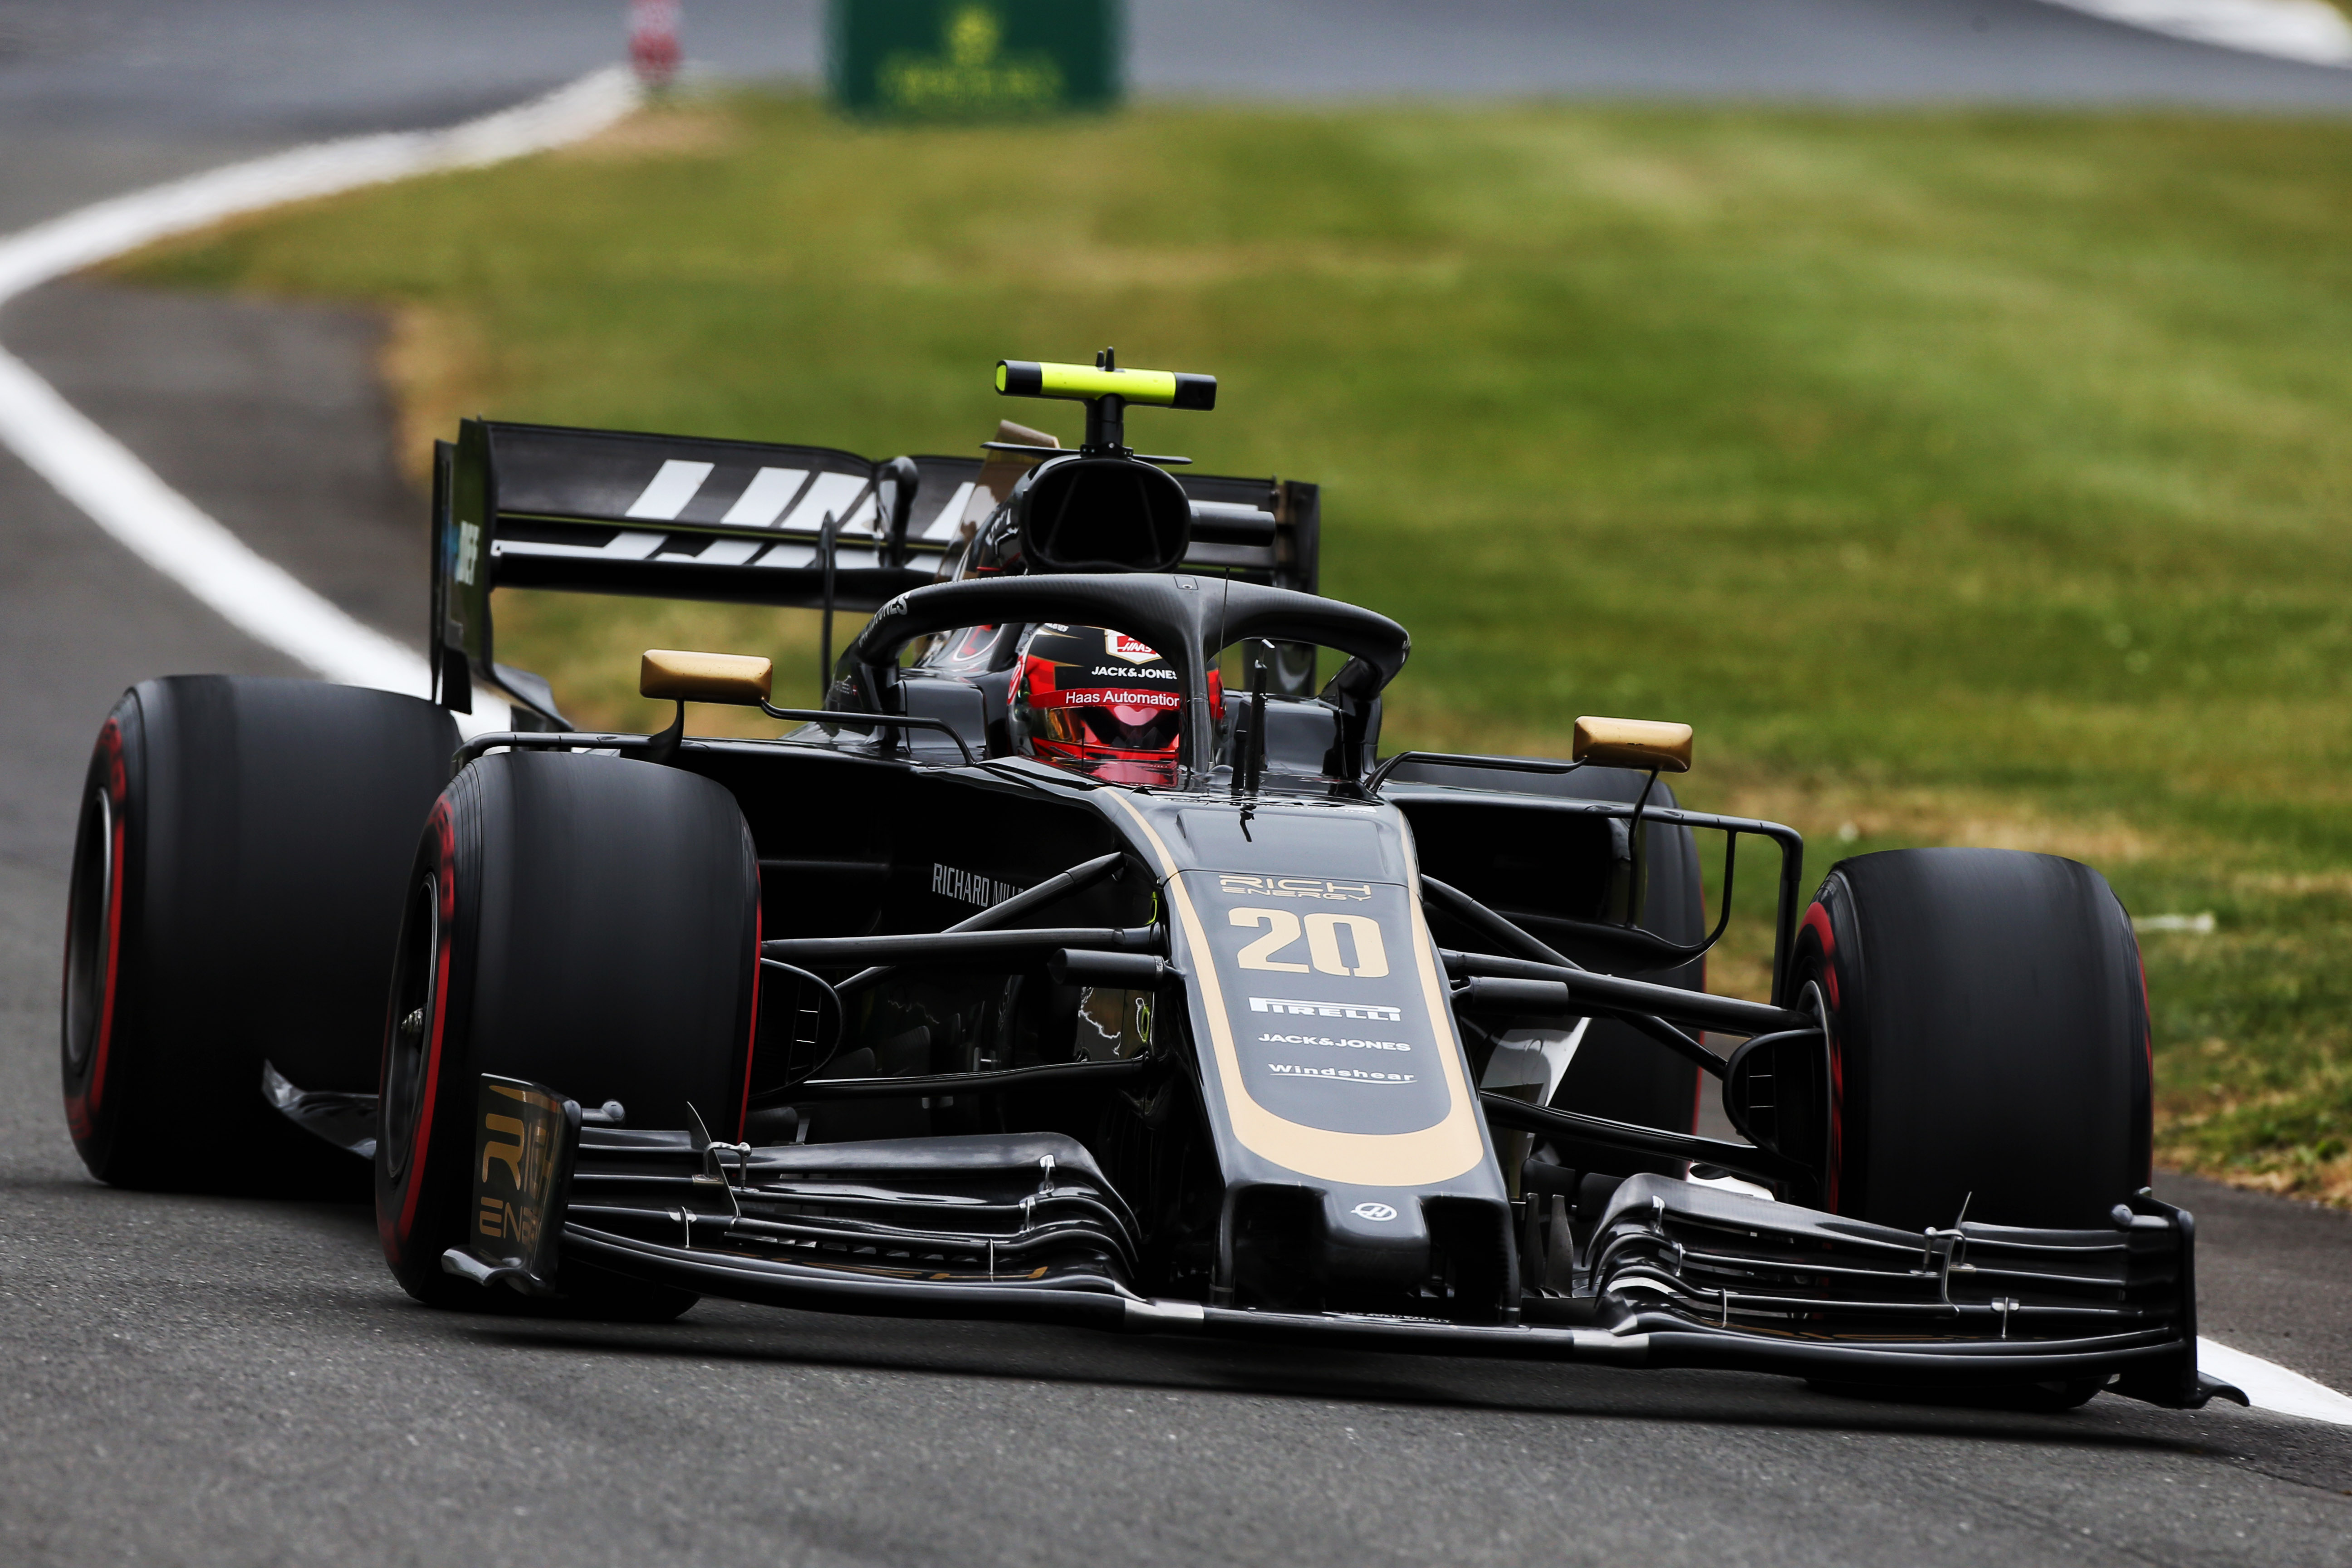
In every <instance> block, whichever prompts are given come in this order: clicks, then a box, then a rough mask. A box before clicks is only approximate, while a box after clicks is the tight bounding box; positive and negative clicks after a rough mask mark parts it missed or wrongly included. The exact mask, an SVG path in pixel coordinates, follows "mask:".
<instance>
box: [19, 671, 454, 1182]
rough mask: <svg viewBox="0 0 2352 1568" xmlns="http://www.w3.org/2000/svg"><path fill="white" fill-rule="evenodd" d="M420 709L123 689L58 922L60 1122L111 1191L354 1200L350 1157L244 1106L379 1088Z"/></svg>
mask: <svg viewBox="0 0 2352 1568" xmlns="http://www.w3.org/2000/svg"><path fill="white" fill-rule="evenodd" d="M456 747H457V729H456V726H455V725H454V723H453V722H452V721H451V720H450V717H449V715H448V714H447V713H446V711H445V710H441V709H439V708H436V707H434V706H433V705H432V704H430V703H427V702H424V701H420V700H417V699H415V698H413V697H404V696H399V695H397V694H395V693H393V692H389V691H373V690H368V689H363V688H359V687H351V686H331V685H328V684H325V683H323V682H320V681H312V680H286V679H250V678H244V677H232V676H173V677H170V678H168V679H161V680H149V681H143V682H142V683H141V684H139V685H138V686H135V687H133V688H131V690H129V691H128V692H126V693H124V694H123V697H122V700H121V701H120V702H119V703H117V704H116V705H115V708H114V710H113V712H112V713H110V714H109V715H108V717H107V720H106V722H105V724H104V725H103V726H102V727H101V728H100V731H99V736H98V743H97V746H96V748H95V750H94V752H93V753H92V755H91V758H90V764H89V773H88V775H87V776H86V778H85V781H84V784H83V788H82V797H81V808H80V826H79V832H78V834H77V835H76V841H75V846H74V859H73V871H72V876H71V881H70V883H69V892H68V905H67V916H66V927H67V931H66V954H65V984H64V998H63V1007H62V1028H61V1034H62V1040H61V1051H60V1060H61V1067H62V1071H63V1077H64V1089H65V1102H66V1121H67V1123H68V1127H69V1128H70V1130H71V1131H72V1134H73V1140H74V1147H75V1148H76V1149H77V1150H78V1151H79V1153H80V1154H81V1158H82V1162H83V1163H84V1164H86V1165H88V1166H89V1170H90V1173H91V1174H93V1175H95V1176H97V1177H98V1178H99V1179H100V1180H101V1181H106V1182H110V1183H114V1184H118V1185H123V1186H136V1187H150V1188H168V1189H173V1190H179V1191H205V1192H233V1193H248V1194H271V1195H280V1196H336V1197H344V1198H353V1199H363V1198H364V1196H365V1194H366V1192H367V1176H366V1165H365V1163H363V1162H362V1161H360V1160H356V1159H354V1158H352V1156H351V1155H350V1154H348V1153H346V1152H342V1151H341V1150H338V1149H336V1148H334V1147H332V1146H331V1145H329V1144H327V1143H325V1142H321V1141H320V1140H319V1139H317V1138H315V1137H313V1136H311V1135H310V1133H308V1132H305V1131H302V1130H301V1129H299V1128H298V1127H296V1126H295V1125H294V1124H293V1123H292V1122H290V1121H287V1120H286V1119H285V1118H284V1117H283V1116H281V1115H279V1114H278V1111H277V1110H275V1109H273V1108H272V1107H271V1106H270V1105H269V1104H268V1101H266V1100H264V1099H263V1098H262V1093H261V1073H262V1063H263V1062H264V1061H265V1060H266V1061H268V1062H269V1063H270V1064H272V1065H273V1066H274V1067H276V1068H277V1069H278V1071H279V1072H280V1073H282V1074H283V1075H284V1076H285V1077H286V1078H287V1079H289V1081H291V1082H292V1083H294V1084H295V1085H297V1086H299V1088H302V1089H341V1090H350V1091H359V1092H364V1091H366V1090H368V1089H373V1087H374V1082H375V1076H376V1055H377V1051H378V1049H379V1046H380V1043H381V1039H382V1021H383V990H384V985H385V982H386V980H387V978H388V976H389V974H390V973H391V967H392V947H393V938H394V933H395V931H396V930H397V928H398V925H399V921H400V894H401V888H402V885H403V881H404V877H405V876H406V873H407V868H408V860H409V856H410V852H411V850H412V848H413V847H414V846H415V841H416V829H417V826H418V824H420V823H422V822H423V821H424V820H425V813H426V812H427V811H428V810H430V809H431V807H432V805H433V799H434V796H435V795H436V793H437V792H438V791H439V789H440V787H441V785H442V783H443V782H444V781H445V780H446V778H447V777H448V773H449V756H450V753H451V752H453V751H454V750H455V749H456Z"/></svg>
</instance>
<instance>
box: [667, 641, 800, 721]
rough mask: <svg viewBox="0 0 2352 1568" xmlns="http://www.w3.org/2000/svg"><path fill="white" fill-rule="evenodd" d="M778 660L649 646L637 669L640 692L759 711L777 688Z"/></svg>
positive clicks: (679, 699)
mask: <svg viewBox="0 0 2352 1568" xmlns="http://www.w3.org/2000/svg"><path fill="white" fill-rule="evenodd" d="M775 684H776V666H775V661H774V660H772V659H766V658H751V656H749V655H747V654H740V653H683V652H680V651H678V650H677V649H675V648H662V647H649V648H647V649H646V657H645V662H644V663H642V664H640V665H639V666H638V667H637V692H638V695H640V696H644V697H665V698H671V699H674V700H677V701H679V702H733V703H738V704H740V705H741V706H743V707H746V708H757V707H758V706H759V705H760V704H761V703H762V702H765V701H766V700H768V693H769V692H770V691H772V690H773V689H775Z"/></svg>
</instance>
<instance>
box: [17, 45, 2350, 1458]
mask: <svg viewBox="0 0 2352 1568" xmlns="http://www.w3.org/2000/svg"><path fill="white" fill-rule="evenodd" d="M636 101H637V94H636V87H635V83H634V82H633V81H632V80H631V79H630V78H629V76H628V74H627V73H626V72H625V71H623V70H620V69H618V68H614V69H611V70H602V71H598V72H596V73H595V74H594V75H593V76H587V77H583V78H582V79H580V80H578V81H576V82H573V83H572V85H571V86H569V87H567V88H564V89H561V90H560V91H557V92H553V93H551V94H549V95H548V96H547V97H545V98H542V99H540V100H537V101H536V102H532V103H527V104H524V105H522V106H521V107H520V108H518V109H509V110H504V111H502V112H500V113H498V114H492V115H488V116H486V117H484V118H483V119H480V120H474V121H467V123H465V124H463V125H457V126H452V127H451V128H449V129H448V130H446V131H404V132H393V133H391V134H388V135H383V136H357V137H353V138H352V139H351V140H349V141H344V142H321V143H320V144H318V145H317V146H312V147H297V148H295V149H294V150H293V151H292V152H290V153H278V154H277V155H275V156H273V157H268V158H257V159H255V160H254V161H253V162H252V163H235V164H231V165H230V166H229V167H227V168H226V169H215V170H214V171H212V172H211V173H209V174H197V175H194V176H193V177H191V178H189V179H185V180H177V181H173V183H172V184H165V185H157V186H154V187H152V189H149V190H144V191H134V192H132V193H131V195H127V196H117V197H115V198H114V199H112V200H110V201H104V202H100V203H99V204H98V205H95V206H89V207H84V208H82V209H81V210H80V211H79V212H75V213H68V214H67V215H66V216H64V217H61V218H57V219H54V220H52V221H51V222H48V223H45V224H41V225H38V226H35V227H33V228H28V229H26V230H24V231H23V232H22V233H20V234H16V235H14V236H11V237H8V238H6V239H0V303H5V301H7V300H9V299H10V298H12V297H14V296H16V295H17V294H21V293H23V292H24V291H25V290H26V289H30V288H33V287H35V286H36V285H37V284H41V283H46V282H47V281H49V279H53V278H58V277H62V276H63V275H65V274H66V273H68V272H71V271H73V270H75V269H76V268H83V267H88V266H90V265H92V264H94V263H96V262H100V261H104V260H106V259H107V258H110V257H114V256H120V255H121V254H122V253H123V252H124V251H126V250H132V249H135V248H137V247H140V246H142V245H145V244H147V243H148V242H150V241H151V240H156V239H161V238H163V237H165V236H167V235H173V234H180V233H184V232H185V231H186V230H189V229H192V228H202V227H203V226H205V225H206V224H211V223H217V222H219V221H220V220H221V219H223V218H225V217H232V216H236V214H238V213H245V212H252V211H255V210H256V209H257V208H261V207H268V206H276V205H278V204H280V203H282V202H290V201H299V200H300V199H302V198H304V197H306V196H323V195H331V194H332V193H334V192H336V191H348V190H352V189H353V188H355V187H357V186H361V185H373V184H382V183H383V182H384V181H387V180H398V179H404V178H406V177H408V176H410V175H412V174H432V173H435V172H436V171H439V170H444V169H468V168H475V167H478V166H479V165H481V164H484V163H499V162H501V161H502V160H505V159H508V158H519V157H521V156H522V155H523V154H525V153H537V152H542V151H544V150H545V149H547V148H550V147H557V146H561V145H562V144H563V143H564V142H575V141H578V140H579V139H581V138H582V137H584V136H592V135H593V134H595V132H598V131H601V130H603V129H604V127H605V126H607V125H610V124H611V123H613V121H615V120H618V119H619V118H621V116H623V115H624V114H626V113H627V112H628V111H629V110H631V109H632V108H634V107H635V104H636ZM0 441H5V442H6V443H7V444H8V445H9V447H12V448H13V449H14V450H15V451H16V455H17V456H18V457H20V458H23V459H24V460H25V461H26V464H27V465H29V466H30V467H31V468H32V469H33V471H34V472H36V473H37V474H39V475H40V476H41V477H42V478H43V479H47V480H48V481H49V483H50V484H52V485H54V486H56V487H57V489H58V493H59V494H61V495H63V496H64V497H65V498H66V499H67V500H69V501H71V502H73V503H74V504H75V505H76V506H78V507H79V508H81V510H83V511H85V512H88V513H89V516H90V519H91V521H94V522H96V523H97V524H98V525H99V526H100V528H102V529H104V530H106V531H107V532H108V533H110V534H112V535H113V536H114V537H115V539H117V540H118V541H120V542H121V543H122V544H123V545H124V546H125V547H127V548H128V549H129V550H130V551H131V552H132V553H133V554H135V555H137V556H138V557H139V558H140V559H141V560H142V561H144V562H146V563H148V564H149V565H151V566H152V567H154V568H155V570H157V571H158V572H161V573H163V575H165V576H166V577H169V578H171V579H172V580H173V582H175V583H177V584H180V585H181V586H182V587H184V588H185V589H187V590H188V591H189V592H190V593H192V594H194V595H195V596H196V597H197V598H199V599H201V600H203V601H204V602H205V604H206V605H210V606H211V607H212V608H213V609H214V610H215V611H217V612H218V613H219V614H220V616H222V617H223V618H224V619H226V621H227V622H228V623H229V624H230V625H231V626H236V628H237V629H238V630H239V631H242V632H244V633H246V634H247V636H248V637H252V638H253V639H254V640H255V641H256V642H258V643H260V644H262V645H263V646H264V647H273V648H276V649H277V650H278V651H279V652H280V653H283V654H285V655H287V656H288V657H289V658H293V659H295V660H296V661H297V662H299V663H301V664H304V665H307V666H309V667H310V668H312V669H315V670H317V671H318V672H319V673H320V674H321V675H323V676H325V677H327V678H328V679H331V680H340V681H344V682H346V683H348V684H350V685H353V686H380V687H383V688H385V689H388V690H393V691H412V692H417V693H420V694H421V693H423V692H424V690H425V661H424V660H423V659H422V658H418V657H417V656H416V655H415V654H414V653H412V652H410V651H409V650H408V649H407V648H405V647H402V646H401V645H400V644H399V643H397V642H394V640H393V639H392V638H390V637H385V636H384V635H383V633H382V632H379V631H376V630H374V629H373V627H370V626H362V625H361V624H360V623H359V622H358V621H355V620H353V619H352V617H351V616H348V615H345V614H344V613H343V612H342V611H341V610H340V609H338V608H336V607H335V605H332V604H331V603H330V602H329V601H328V600H326V599H325V598H323V597H321V596H320V595H318V594H315V593H313V592H312V591H311V590H310V589H309V588H306V587H304V586H303V585H302V584H300V583H299V582H297V581H296V580H295V579H294V578H293V576H292V575H290V574H289V573H288V572H287V571H286V570H285V568H283V567H281V566H278V565H277V564H276V563H272V562H269V561H266V560H264V559H262V557H261V556H260V555H258V554H257V553H255V552H254V551H253V550H252V548H251V547H249V546H248V545H247V544H246V543H245V542H244V541H243V540H240V539H239V538H237V537H236V535H235V534H234V533H231V532H230V531H228V530H227V529H226V528H224V527H222V526H221V525H220V524H219V523H217V522H215V521H213V520H212V519H211V518H210V517H208V516H206V515H205V512H204V511H203V510H202V509H201V508H199V507H198V506H197V505H196V504H195V503H194V501H192V500H188V498H187V497H185V496H184V495H182V494H180V492H179V491H177V490H175V489H173V488H172V487H171V486H169V485H167V484H165V483H164V482H163V480H162V479H157V478H156V477H155V473H154V470H153V469H152V468H148V467H147V465H146V464H144V463H142V462H141V461H140V460H139V459H138V458H136V457H133V456H132V455H131V450H130V448H129V447H125V446H123V444H122V443H121V442H120V441H118V440H116V439H115V438H114V437H111V436H110V435H108V434H107V433H106V432H105V431H103V430H101V429H100V428H99V427H98V426H96V425H95V424H93V423H91V421H90V420H89V418H88V417H87V416H84V415H83V414H81V413H80V412H79V410H78V409H76V408H75V407H74V406H73V405H71V404H69V403H68V402H67V401H66V400H65V399H64V398H62V397H60V396H58V394H57V390H56V389H55V388H54V387H52V386H50V385H49V384H48V383H47V382H46V381H43V380H42V379H41V378H40V377H39V376H37V375H36V374H33V372H32V370H31V368H30V367H28V366H27V365H26V363H24V362H23V361H22V360H19V359H17V358H16V356H15V355H13V354H10V353H6V352H5V350H0ZM461 721H462V720H461ZM2197 1345H2198V1361H2199V1363H2200V1365H2201V1366H2203V1367H2204V1369H2205V1370H2206V1371H2208V1372H2210V1373H2212V1374H2213V1375H2215V1376H2216V1377H2220V1378H2222V1379H2225V1380H2226V1381H2228V1382H2231V1383H2233V1384H2237V1385H2238V1386H2239V1387H2241V1388H2242V1389H2244V1390H2245V1391H2246V1396H2247V1397H2248V1398H2249V1399H2252V1401H2253V1402H2254V1403H2255V1404H2256V1405H2259V1406H2261V1407H2262V1408H2263V1409H2265V1410H2276V1411H2279V1412H2282V1413H2283V1414H2285V1415H2303V1416H2308V1417H2310V1418H2311V1419H2313V1420H2315V1421H2332V1422H2335V1423H2336V1424H2337V1425H2339V1426H2352V1399H2347V1398H2346V1397H2345V1396H2344V1395H2343V1394H2338V1393H2336V1391H2335V1390H2334V1389H2332V1388H2327V1387H2324V1386H2323V1385H2321V1384H2316V1383H2314V1382H2312V1381H2311V1380H2310V1379H2309V1378H2307V1377H2305V1376H2303V1375H2302V1374H2300V1373H2292V1372H2289V1371H2287V1370H2286V1368H2284V1367H2283V1366H2278V1365H2275V1364H2273V1363H2270V1362H2266V1361H2264V1360H2263V1359H2262V1358H2261V1357H2260V1356H2252V1355H2248V1354H2246V1353H2245V1352H2243V1351H2233V1350H2231V1349H2230V1347H2229V1346H2227V1345H2221V1344H2216V1343H2215V1342H2212V1341H2211V1340H2200V1341H2198V1342H2197Z"/></svg>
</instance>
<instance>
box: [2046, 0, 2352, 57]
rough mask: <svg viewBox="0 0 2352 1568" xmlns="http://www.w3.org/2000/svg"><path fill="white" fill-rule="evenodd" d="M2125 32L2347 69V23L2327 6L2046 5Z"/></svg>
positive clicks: (2270, 1)
mask: <svg viewBox="0 0 2352 1568" xmlns="http://www.w3.org/2000/svg"><path fill="white" fill-rule="evenodd" d="M2051 3H2052V4H2053V5H2064V6H2066V7H2068V8H2069V9H2071V10H2075V11H2087V12H2089V13H2090V14H2091V15H2092V16H2104V17H2105V18H2106V19H2107V20H2108V21H2110V22H2121V23H2122V24H2123V25H2124V26H2127V27H2143V28H2146V29H2147V31H2149V32H2151V33H2168V34H2170V35H2171V36H2172V37H2176V38H2187V39H2189V41H2190V42H2192V43H2199V44H2211V45H2214V46H2216V47H2220V48H2224V49H2241V50H2243V51H2244V52H2246V53H2248V54H2255V55H2269V56H2271V57H2272V58H2274V59H2282V60H2299V61H2301V62H2303V63H2304V64H2305V65H2315V66H2345V65H2352V22H2347V21H2346V20H2345V16H2344V13H2343V12H2341V11H2339V10H2337V9H2336V7H2335V6H2333V5H2329V4H2328V3H2327V0H2051Z"/></svg>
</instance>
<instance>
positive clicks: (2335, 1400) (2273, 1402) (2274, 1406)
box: [2197, 1336, 2352, 1426]
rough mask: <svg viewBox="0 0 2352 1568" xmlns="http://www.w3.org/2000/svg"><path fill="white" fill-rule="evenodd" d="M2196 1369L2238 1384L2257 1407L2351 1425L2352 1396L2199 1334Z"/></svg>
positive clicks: (2336, 1423)
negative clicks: (2339, 1392)
mask: <svg viewBox="0 0 2352 1568" xmlns="http://www.w3.org/2000/svg"><path fill="white" fill-rule="evenodd" d="M2197 1368H2198V1370H2199V1371H2200V1372H2203V1373H2209V1374H2210V1375H2211V1376H2214V1377H2218V1378H2220V1379H2221V1381H2222V1382H2223V1383H2230V1384H2236V1385H2237V1386H2238V1387H2239V1388H2240V1389H2242V1390H2243V1391H2244V1393H2245V1395H2246V1397H2247V1398H2248V1399H2250V1400H2252V1402H2253V1405H2254V1408H2256V1409H2257V1410H2274V1411H2276V1412H2278V1413H2279V1414H2280V1415H2300V1416H2303V1417H2304V1418H2305V1420H2310V1421H2326V1422H2331V1423H2333V1424H2334V1425H2336V1426H2352V1398H2347V1397H2346V1396H2345V1395H2343V1394H2338V1393H2336V1390H2334V1389H2332V1388H2330V1387H2328V1386H2327V1385H2326V1384H2324V1383H2315V1382H2314V1381H2313V1380H2312V1379H2310V1378H2307V1377H2305V1376H2304V1375H2303V1373H2299V1372H2289V1371H2288V1370H2287V1369H2286V1368H2284V1367H2283V1366H2281V1365H2279V1364H2278V1363H2276V1362H2273V1361H2264V1360H2263V1358H2262V1357H2260V1356H2258V1355H2250V1354H2248V1353H2247V1352H2244V1351H2241V1350H2231V1348H2230V1347H2229V1346H2228V1345H2225V1344H2221V1343H2220V1342H2217V1341H2213V1340H2209V1339H2205V1338H2203V1337H2202V1336H2200V1338H2199V1339H2198V1341H2197Z"/></svg>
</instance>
